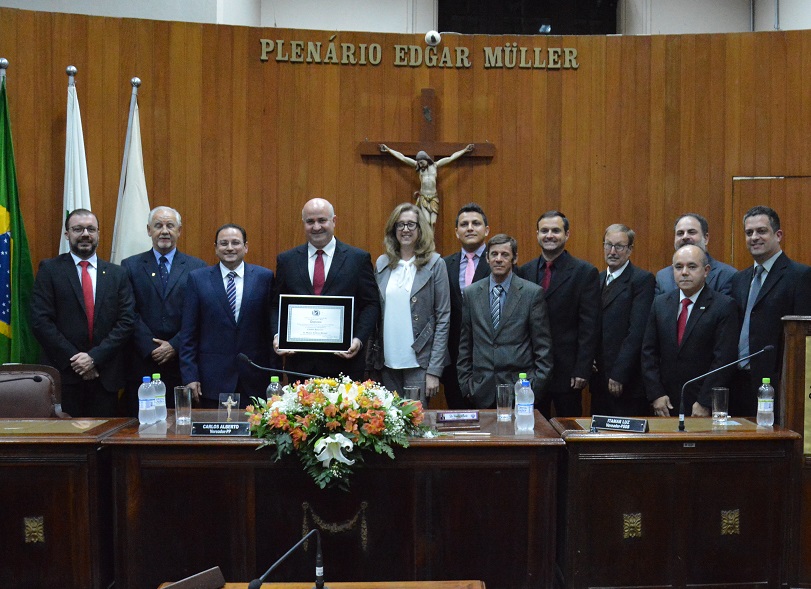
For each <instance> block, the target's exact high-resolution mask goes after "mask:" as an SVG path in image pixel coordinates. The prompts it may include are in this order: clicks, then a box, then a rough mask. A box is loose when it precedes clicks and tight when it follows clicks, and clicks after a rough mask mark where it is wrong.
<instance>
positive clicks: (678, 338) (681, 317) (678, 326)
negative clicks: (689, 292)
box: [676, 299, 693, 345]
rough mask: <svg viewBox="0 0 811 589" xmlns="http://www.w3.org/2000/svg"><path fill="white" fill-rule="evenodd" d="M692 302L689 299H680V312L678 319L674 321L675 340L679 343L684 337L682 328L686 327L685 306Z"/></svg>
mask: <svg viewBox="0 0 811 589" xmlns="http://www.w3.org/2000/svg"><path fill="white" fill-rule="evenodd" d="M692 304H693V301H691V300H690V299H682V301H681V313H679V320H678V322H677V323H676V342H677V343H678V344H679V345H681V340H682V338H683V337H684V328H685V327H687V307H689V306H690V305H692Z"/></svg>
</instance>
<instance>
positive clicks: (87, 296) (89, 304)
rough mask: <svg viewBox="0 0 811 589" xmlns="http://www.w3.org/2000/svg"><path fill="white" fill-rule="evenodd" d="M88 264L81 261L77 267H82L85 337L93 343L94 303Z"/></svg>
mask: <svg viewBox="0 0 811 589" xmlns="http://www.w3.org/2000/svg"><path fill="white" fill-rule="evenodd" d="M89 265H90V262H88V261H87V260H82V261H81V262H79V266H81V267H82V298H84V311H85V314H86V315H87V337H88V339H89V341H90V342H91V343H92V342H93V316H94V315H95V309H96V303H95V301H94V299H93V280H92V279H91V278H90V272H88V271H87V267H88V266H89Z"/></svg>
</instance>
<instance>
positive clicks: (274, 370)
mask: <svg viewBox="0 0 811 589" xmlns="http://www.w3.org/2000/svg"><path fill="white" fill-rule="evenodd" d="M237 358H239V359H240V360H241V361H242V362H247V363H248V364H250V365H251V366H253V367H254V368H258V369H259V370H264V371H265V372H272V373H274V374H292V375H293V376H299V377H304V378H325V377H323V376H319V375H317V374H307V373H306V372H293V371H292V370H281V369H279V368H268V367H267V366H260V365H259V364H257V363H256V362H254V361H253V360H251V359H250V358H248V356H246V355H245V354H243V353H240V354H239V355H238V356H237Z"/></svg>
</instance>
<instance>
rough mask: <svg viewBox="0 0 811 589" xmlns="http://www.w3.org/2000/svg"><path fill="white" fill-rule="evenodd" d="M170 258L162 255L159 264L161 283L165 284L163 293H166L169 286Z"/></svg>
mask: <svg viewBox="0 0 811 589" xmlns="http://www.w3.org/2000/svg"><path fill="white" fill-rule="evenodd" d="M168 261H169V260H167V259H166V256H161V257H160V264H159V265H158V270H159V272H160V275H161V284H163V294H164V295H165V294H166V287H167V286H169V268H167V267H166V262H168Z"/></svg>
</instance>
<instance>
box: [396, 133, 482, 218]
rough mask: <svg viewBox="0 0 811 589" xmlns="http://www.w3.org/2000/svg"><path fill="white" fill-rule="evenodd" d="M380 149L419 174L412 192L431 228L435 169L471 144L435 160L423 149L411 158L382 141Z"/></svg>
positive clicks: (436, 209)
mask: <svg viewBox="0 0 811 589" xmlns="http://www.w3.org/2000/svg"><path fill="white" fill-rule="evenodd" d="M380 151H382V152H383V153H390V154H391V155H393V156H394V157H395V158H397V159H398V160H400V161H401V162H403V163H404V164H408V165H410V166H414V168H415V169H416V170H417V173H418V174H419V175H420V189H419V190H418V191H416V192H415V193H414V198H415V201H416V202H415V204H416V205H417V206H418V207H419V208H420V210H421V211H422V212H423V214H424V215H425V217H426V218H427V219H428V221H430V222H431V228H433V227H434V224H435V223H436V217H437V214H438V213H439V196H437V191H436V175H437V169H438V168H441V167H442V166H445V165H447V164H449V163H451V162H452V161H454V160H457V159H459V158H460V157H462V156H463V155H465V154H466V153H470V152H472V151H473V144H472V143H470V144H468V145H467V147H465V148H464V149H460V150H459V151H457V152H455V153H452V154H451V155H449V156H448V157H443V158H442V159H439V160H437V161H436V162H435V161H434V160H433V159H432V158H431V156H430V155H428V154H427V153H425V152H424V151H419V152H417V155H416V157H415V158H414V159H411V158H410V157H408V156H406V155H403V154H402V153H400V152H399V151H397V150H396V149H392V148H390V147H388V146H386V145H385V144H384V143H381V144H380Z"/></svg>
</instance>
